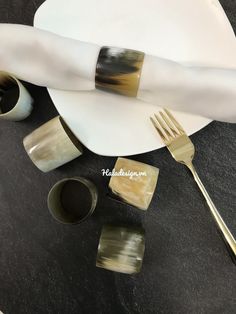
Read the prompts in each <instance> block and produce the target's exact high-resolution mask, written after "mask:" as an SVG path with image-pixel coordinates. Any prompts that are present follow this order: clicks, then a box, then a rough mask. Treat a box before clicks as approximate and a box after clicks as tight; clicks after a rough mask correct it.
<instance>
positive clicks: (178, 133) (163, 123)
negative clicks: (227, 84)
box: [150, 109, 236, 263]
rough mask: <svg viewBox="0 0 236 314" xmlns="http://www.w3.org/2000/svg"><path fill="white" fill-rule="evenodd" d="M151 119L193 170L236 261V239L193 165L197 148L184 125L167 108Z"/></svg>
mask: <svg viewBox="0 0 236 314" xmlns="http://www.w3.org/2000/svg"><path fill="white" fill-rule="evenodd" d="M150 119H151V121H152V123H153V125H154V127H155V128H156V130H157V132H158V133H159V135H160V137H161V139H162V141H163V142H164V144H165V145H166V147H167V148H168V150H169V152H170V153H171V155H172V156H173V158H174V159H175V160H176V161H177V162H179V163H182V164H184V165H185V166H187V167H188V168H189V170H190V171H191V173H192V175H193V177H194V179H195V181H196V183H197V185H198V187H199V189H200V190H201V192H202V194H203V196H204V197H205V200H206V202H207V204H208V206H209V208H210V211H211V214H212V216H213V218H214V220H215V222H216V226H217V227H218V230H219V231H220V234H221V236H222V238H223V240H224V242H225V244H226V247H227V249H228V250H229V252H230V255H231V257H232V259H233V261H234V263H236V241H235V239H234V237H233V235H232V234H231V232H230V230H229V229H228V227H227V225H226V224H225V222H224V220H223V218H222V217H221V215H220V213H219V212H218V210H217V208H216V207H215V205H214V203H213V201H212V200H211V198H210V196H209V194H208V193H207V191H206V189H205V187H204V185H203V183H202V181H201V180H200V178H199V176H198V174H197V172H196V170H195V168H194V166H193V163H192V160H193V157H194V154H195V148H194V145H193V143H192V141H191V140H190V138H189V137H188V136H187V134H186V133H185V131H184V129H183V127H182V126H181V125H180V124H179V122H178V121H177V120H176V119H175V118H174V116H173V115H172V114H171V112H170V111H168V110H167V109H164V111H163V112H162V111H160V112H159V114H155V115H154V117H151V118H150Z"/></svg>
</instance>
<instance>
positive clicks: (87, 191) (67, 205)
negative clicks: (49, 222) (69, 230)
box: [48, 177, 98, 224]
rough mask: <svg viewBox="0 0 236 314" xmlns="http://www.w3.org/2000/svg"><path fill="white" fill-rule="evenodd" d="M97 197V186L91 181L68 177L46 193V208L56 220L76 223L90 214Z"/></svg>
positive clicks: (94, 206)
mask: <svg viewBox="0 0 236 314" xmlns="http://www.w3.org/2000/svg"><path fill="white" fill-rule="evenodd" d="M97 199H98V193H97V188H96V186H95V185H94V184H93V183H92V182H91V181H89V180H87V179H85V178H82V177H74V178H68V179H63V180H61V181H58V182H57V183H56V184H55V185H54V186H53V187H52V189H51V190H50V192H49V194H48V208H49V212H50V213H51V215H52V216H53V218H55V219H56V220H57V221H58V222H61V223H64V224H78V223H81V222H83V221H84V220H86V219H87V218H88V217H89V216H91V215H92V213H93V212H94V210H95V208H96V205H97ZM77 204H78V206H77Z"/></svg>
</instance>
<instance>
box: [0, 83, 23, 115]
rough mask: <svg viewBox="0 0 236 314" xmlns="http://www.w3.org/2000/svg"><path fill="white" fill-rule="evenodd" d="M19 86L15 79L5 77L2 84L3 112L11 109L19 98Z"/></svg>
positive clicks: (1, 107)
mask: <svg viewBox="0 0 236 314" xmlns="http://www.w3.org/2000/svg"><path fill="white" fill-rule="evenodd" d="M19 92H20V91H19V86H18V85H17V83H16V82H15V81H14V80H13V79H10V78H9V79H8V78H7V79H5V80H4V84H0V109H1V113H2V114H3V113H6V112H9V111H11V110H12V109H13V108H14V107H15V105H16V103H17V101H18V99H19Z"/></svg>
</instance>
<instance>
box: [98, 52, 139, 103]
mask: <svg viewBox="0 0 236 314" xmlns="http://www.w3.org/2000/svg"><path fill="white" fill-rule="evenodd" d="M143 60H144V53H143V52H140V51H136V50H131V49H123V48H113V47H102V48H101V50H100V53H99V56H98V61H97V66H96V76H95V84H96V88H97V89H100V90H103V91H106V92H112V93H116V94H120V95H124V96H131V97H136V96H137V93H138V88H139V81H140V76H141V71H142V66H143Z"/></svg>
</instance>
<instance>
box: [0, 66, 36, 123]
mask: <svg viewBox="0 0 236 314" xmlns="http://www.w3.org/2000/svg"><path fill="white" fill-rule="evenodd" d="M15 88H17V100H16V103H13V104H7V106H8V107H9V105H12V106H11V109H10V110H7V111H5V110H3V106H2V105H3V102H4V97H5V96H6V93H8V92H10V90H13V89H15ZM32 103H33V99H32V97H31V96H30V94H29V92H28V91H27V90H26V88H25V87H24V86H23V84H22V83H21V82H20V81H19V80H18V79H17V78H15V77H14V76H12V75H10V74H8V73H6V72H3V71H0V119H4V120H10V121H21V120H24V119H25V118H27V117H28V116H29V115H30V113H31V111H32V109H33V107H32Z"/></svg>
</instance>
